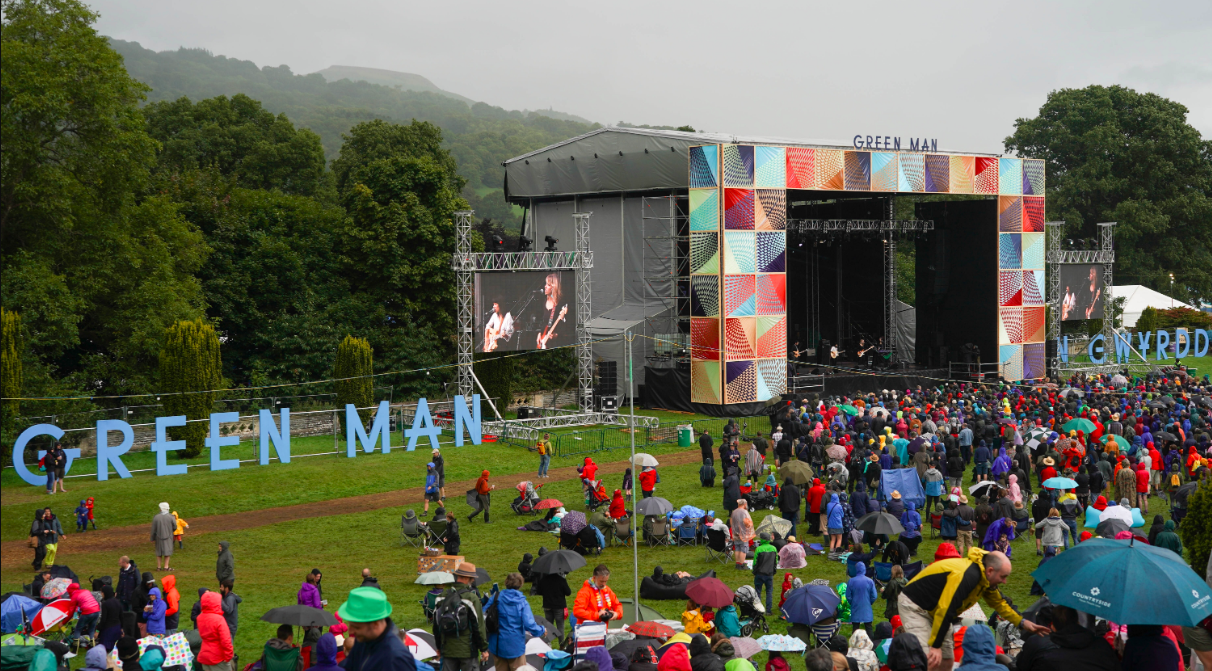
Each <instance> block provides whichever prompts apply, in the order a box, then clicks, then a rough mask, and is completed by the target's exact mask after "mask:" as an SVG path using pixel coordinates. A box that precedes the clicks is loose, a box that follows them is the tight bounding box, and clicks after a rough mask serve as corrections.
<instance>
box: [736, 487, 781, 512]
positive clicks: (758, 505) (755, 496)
mask: <svg viewBox="0 0 1212 671" xmlns="http://www.w3.org/2000/svg"><path fill="white" fill-rule="evenodd" d="M743 498H744V499H745V501H747V502H748V503H749V509H750V510H763V509H765V510H774V502H775V498H774V494H772V493H770V492H768V491H766V490H765V489H755V490H754V491H751V492H749V493H748V494H745V495H744V497H743Z"/></svg>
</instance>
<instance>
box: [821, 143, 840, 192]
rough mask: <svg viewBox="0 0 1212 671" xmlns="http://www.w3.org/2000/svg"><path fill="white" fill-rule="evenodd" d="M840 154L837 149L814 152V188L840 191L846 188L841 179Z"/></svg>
mask: <svg viewBox="0 0 1212 671" xmlns="http://www.w3.org/2000/svg"><path fill="white" fill-rule="evenodd" d="M842 168H843V166H842V152H841V150H838V149H817V150H816V188H818V189H829V190H836V191H841V190H842V189H844V188H846V183H845V178H844V177H842Z"/></svg>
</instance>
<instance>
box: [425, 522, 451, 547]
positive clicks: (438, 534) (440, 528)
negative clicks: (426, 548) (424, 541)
mask: <svg viewBox="0 0 1212 671" xmlns="http://www.w3.org/2000/svg"><path fill="white" fill-rule="evenodd" d="M425 532H426V533H427V534H429V542H430V543H432V544H433V545H445V544H446V541H445V540H444V539H443V538H442V537H443V536H445V535H446V520H434V521H432V522H430V523H429V524H428V525H426V527H425Z"/></svg>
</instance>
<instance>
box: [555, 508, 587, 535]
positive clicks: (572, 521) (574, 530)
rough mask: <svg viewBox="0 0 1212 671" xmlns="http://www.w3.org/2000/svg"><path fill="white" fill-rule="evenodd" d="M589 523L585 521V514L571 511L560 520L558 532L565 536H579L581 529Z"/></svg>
mask: <svg viewBox="0 0 1212 671" xmlns="http://www.w3.org/2000/svg"><path fill="white" fill-rule="evenodd" d="M588 524H589V522H588V521H587V520H586V519H585V513H583V512H581V511H579V510H573V511H570V512H568V513H567V514H565V515H564V518H563V519H561V520H560V531H562V532H563V533H566V534H573V535H576V534H579V533H581V529H584V528H585V527H586V525H588Z"/></svg>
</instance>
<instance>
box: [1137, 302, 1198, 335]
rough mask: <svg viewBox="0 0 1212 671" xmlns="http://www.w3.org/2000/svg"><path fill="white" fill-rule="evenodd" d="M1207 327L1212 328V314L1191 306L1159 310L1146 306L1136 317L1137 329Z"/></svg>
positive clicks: (1148, 330)
mask: <svg viewBox="0 0 1212 671" xmlns="http://www.w3.org/2000/svg"><path fill="white" fill-rule="evenodd" d="M1180 327H1181V328H1186V329H1197V328H1199V329H1206V328H1212V314H1208V313H1207V312H1200V311H1199V310H1192V309H1191V308H1172V309H1169V310H1164V309H1163V310H1158V309H1157V308H1151V307H1150V308H1145V309H1144V310H1142V311H1141V313H1140V317H1137V319H1136V326H1135V327H1134V328H1135V330H1136V331H1142V332H1151V331H1156V330H1158V329H1164V330H1167V331H1168V330H1170V329H1174V328H1180Z"/></svg>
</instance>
